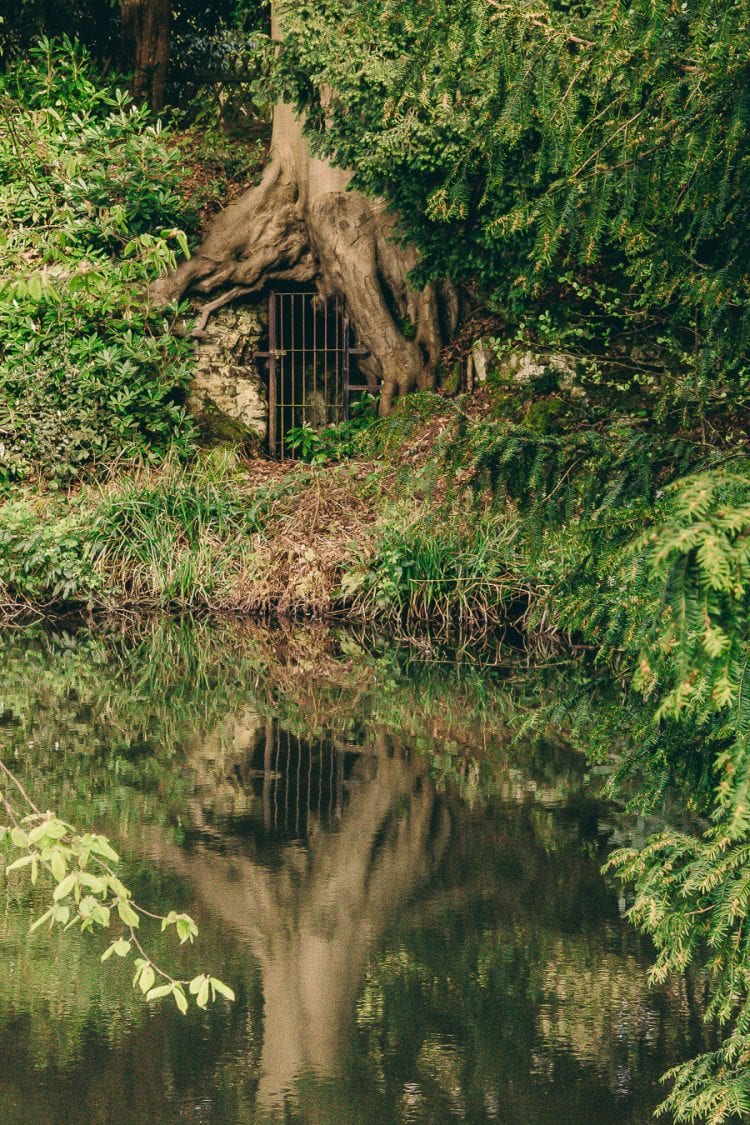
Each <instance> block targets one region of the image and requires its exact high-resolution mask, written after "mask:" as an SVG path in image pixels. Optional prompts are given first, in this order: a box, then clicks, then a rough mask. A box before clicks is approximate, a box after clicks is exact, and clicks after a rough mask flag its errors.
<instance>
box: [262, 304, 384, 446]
mask: <svg viewBox="0 0 750 1125" xmlns="http://www.w3.org/2000/svg"><path fill="white" fill-rule="evenodd" d="M256 354H257V355H258V356H259V357H262V358H266V359H267V360H268V449H269V452H270V454H271V456H272V457H281V458H283V457H291V456H294V454H293V452H292V451H291V450H290V449H289V447H288V444H287V434H288V433H289V431H290V430H291V429H293V428H295V427H297V426H303V425H305V424H307V425H309V426H313V427H314V428H315V429H319V428H320V427H322V426H330V425H333V424H335V423H336V422H342V421H344V420H345V419H347V418H348V417H349V398H350V395H351V394H352V392H356V391H366V390H368V387H367V386H366V385H362V383H361V380H360V381H359V382H356V383H352V382H351V378H352V370H351V368H352V357H356V356H357V355H363V354H364V352H363V351H362V349H360V348H356V347H354V343H353V338H352V331H351V327H350V325H349V318H348V317H347V315H346V312H345V309H344V302H343V301H342V299H341V298H340V297H331V298H330V299H326V298H324V297H321V296H319V295H318V294H317V293H314V292H312V293H299V292H297V293H272V294H271V295H270V298H269V306H268V351H267V352H257V353H256ZM354 364H355V368H356V359H355V361H354Z"/></svg>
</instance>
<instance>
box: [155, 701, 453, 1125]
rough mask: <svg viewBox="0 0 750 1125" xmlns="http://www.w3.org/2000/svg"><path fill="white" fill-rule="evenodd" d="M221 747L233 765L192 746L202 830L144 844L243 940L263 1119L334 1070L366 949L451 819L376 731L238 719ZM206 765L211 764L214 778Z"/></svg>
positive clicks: (423, 869)
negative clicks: (299, 730)
mask: <svg viewBox="0 0 750 1125" xmlns="http://www.w3.org/2000/svg"><path fill="white" fill-rule="evenodd" d="M232 744H233V747H234V748H238V747H239V748H240V749H242V748H244V747H247V750H246V751H245V752H244V755H243V754H242V753H240V755H238V756H237V760H235V761H234V762H232V763H231V765H230V763H229V762H227V760H226V757H225V756H224V755H221V754H219V753H215V756H214V754H212V752H211V750H212V749H213V747H212V748H211V749H208V748H207V747H206V746H205V745H204V746H203V747H199V748H196V755H195V758H196V759H197V761H196V773H197V775H198V776H199V778H200V785H199V788H198V791H197V792H198V793H199V794H200V795H201V796H200V798H199V799H197V801H196V804H197V806H198V807H197V808H195V813H194V823H195V824H196V825H197V826H199V831H198V832H196V833H195V834H194V835H193V837H192V839H191V842H190V846H189V847H188V848H186V849H175V848H172V849H170V850H169V852H168V854H165V852H164V851H163V849H162V848H160V847H157V848H156V850H155V852H154V853H153V854H155V855H156V856H158V858H159V859H160V860H164V859H167V860H168V862H169V863H170V864H171V865H172V867H173V868H175V869H177V870H178V871H179V872H180V874H182V875H186V876H188V877H189V879H190V881H191V883H192V885H193V886H194V887H195V889H196V891H197V893H198V894H199V895H200V897H201V899H202V900H203V902H204V903H205V904H207V905H208V906H209V908H210V910H211V911H212V913H213V914H214V915H215V916H216V917H218V918H221V919H222V920H224V921H225V922H226V923H227V925H228V926H230V927H231V928H232V929H233V930H234V931H235V932H236V933H238V934H240V935H242V936H243V937H245V938H246V939H247V940H248V941H249V943H250V947H251V949H252V952H253V955H254V956H255V958H256V960H257V962H258V964H259V966H260V970H261V981H262V990H263V1001H264V1007H263V1032H262V1044H263V1045H262V1050H261V1057H260V1081H259V1085H258V1090H257V1111H258V1113H259V1114H261V1115H262V1116H268V1115H273V1114H274V1113H276V1112H280V1111H281V1109H282V1107H283V1106H284V1105H285V1103H286V1102H287V1101H288V1099H289V1096H290V1093H291V1092H293V1091H294V1090H295V1087H296V1084H297V1083H298V1081H299V1080H300V1078H302V1077H306V1078H308V1079H309V1078H311V1077H315V1078H316V1079H318V1080H320V1079H330V1078H334V1077H340V1076H341V1075H342V1072H343V1069H344V1068H345V1062H346V1060H347V1055H348V1052H349V1049H350V1045H351V1043H352V1041H353V1039H354V1038H355V1016H356V1002H357V998H358V995H359V993H360V990H361V987H362V983H363V980H364V976H365V970H366V966H367V963H368V960H369V958H370V957H371V955H372V953H373V952H374V951H375V950H376V949H377V946H378V944H379V942H380V940H381V938H382V935H383V933H384V932H385V931H386V929H387V928H388V926H389V925H390V924H391V923H392V921H393V918H394V917H395V916H396V915H397V914H398V912H399V911H400V910H402V909H403V907H404V905H405V904H406V903H407V902H409V901H410V900H411V899H412V897H413V896H414V894H415V892H416V891H417V889H418V888H420V887H422V886H424V884H425V883H426V882H427V881H428V880H429V878H430V876H431V875H432V873H433V872H434V870H435V868H436V866H437V864H438V863H439V861H440V858H441V856H442V854H443V852H444V850H445V847H446V844H447V842H448V837H449V825H450V818H449V816H448V812H447V809H446V808H444V807H442V806H441V803H440V801H439V799H438V798H437V796H436V794H435V791H434V787H433V785H432V784H431V783H430V781H429V778H428V773H427V763H426V761H425V759H424V758H423V757H421V756H415V755H409V754H406V753H403V752H401V751H400V750H397V749H396V748H395V747H394V746H393V745H392V744H390V742H389V740H388V739H386V738H382V739H381V740H380V741H379V744H378V745H377V746H375V747H372V748H370V749H368V750H367V751H362V750H358V749H357V748H354V747H352V746H351V745H346V744H343V745H342V744H339V745H336V744H333V743H328V744H326V743H323V742H318V743H313V742H310V741H307V740H304V739H300V738H297V737H295V736H294V735H292V734H290V733H289V732H288V731H284V730H282V729H280V728H279V727H278V725H277V724H275V723H273V722H270V721H267V722H263V720H262V719H261V718H260V717H259V716H256V717H255V722H253V721H252V720H250V719H249V718H248V717H247V716H245V717H244V721H243V723H242V725H240V724H239V723H238V720H237V719H236V718H235V720H234V722H233V733H232ZM214 745H215V744H214ZM243 758H244V760H243ZM192 760H195V759H192ZM209 762H210V763H211V764H212V765H213V766H214V767H216V765H220V767H221V768H220V769H219V770H218V774H217V773H214V775H213V778H212V777H211V775H210V773H209V775H208V776H207V772H208V768H207V767H208V763H209ZM228 765H230V769H229V771H228V772H227V766H228ZM240 795H242V796H240ZM238 805H239V808H238ZM242 806H244V807H242ZM229 807H231V808H232V809H233V813H232V815H228V813H227V809H228V808H229ZM219 849H220V850H219Z"/></svg>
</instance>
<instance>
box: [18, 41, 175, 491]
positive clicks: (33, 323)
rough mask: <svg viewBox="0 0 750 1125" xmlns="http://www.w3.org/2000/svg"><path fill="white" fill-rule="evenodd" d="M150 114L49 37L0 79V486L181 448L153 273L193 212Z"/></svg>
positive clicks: (171, 252) (75, 50)
mask: <svg viewBox="0 0 750 1125" xmlns="http://www.w3.org/2000/svg"><path fill="white" fill-rule="evenodd" d="M180 180H181V172H180V159H179V154H178V152H177V150H176V149H175V148H174V147H173V146H171V145H170V144H168V143H167V141H166V139H165V135H164V133H163V131H162V129H161V126H160V125H159V123H158V122H157V121H155V120H153V119H152V118H151V117H150V115H149V113H148V111H147V110H145V109H141V108H136V107H135V106H134V105H132V104H131V102H130V101H129V99H128V97H127V95H126V94H124V93H122V92H121V91H117V90H114V91H113V90H111V89H106V88H105V87H104V86H103V85H102V84H101V82H100V81H99V79H98V77H97V75H96V73H95V71H94V68H93V66H92V64H91V63H90V61H89V60H88V58H87V57H86V55H85V53H84V52H83V51H82V49H81V48H80V47H77V46H76V47H74V46H73V45H72V44H71V43H70V42H68V41H67V40H66V41H63V42H62V43H61V44H52V43H50V42H48V41H46V40H43V41H41V42H40V44H39V45H38V46H37V47H35V48H34V49H32V50H31V51H30V52H29V58H28V60H26V61H22V62H18V63H16V64H15V65H14V66H12V67H11V68H10V69H8V70H7V71H6V72H5V73H4V74H2V75H0V230H1V231H2V232H3V234H2V237H0V489H2V488H3V487H5V488H6V489H7V487H8V486H9V485H13V484H14V483H17V482H20V481H24V480H28V479H38V478H41V477H44V478H46V479H47V480H48V481H49V482H50V483H51V484H53V485H57V486H62V485H66V484H68V483H69V482H71V481H73V480H75V479H76V478H77V477H79V476H81V474H83V473H85V472H86V471H87V470H88V469H89V468H90V467H91V466H96V465H102V464H103V463H106V462H108V461H111V460H113V459H114V458H116V457H119V456H126V457H132V456H134V455H135V454H140V455H141V456H148V457H149V458H151V459H154V460H155V459H158V458H159V457H160V456H163V454H164V452H165V451H166V450H167V449H172V450H173V451H174V452H179V453H180V454H181V455H185V454H187V453H189V452H191V451H192V449H193V446H194V426H193V423H192V421H191V420H190V418H189V416H188V414H187V412H186V411H185V408H184V400H185V395H186V391H187V385H188V381H189V377H190V370H191V363H190V357H189V350H190V345H189V343H188V342H187V341H186V340H184V339H181V338H179V337H178V336H177V335H175V334H173V333H171V332H170V331H169V327H170V318H169V316H167V317H166V318H165V314H164V312H160V311H157V310H155V309H153V308H152V307H150V305H149V303H148V300H147V299H146V298H147V288H148V285H149V283H150V282H151V281H152V280H153V279H154V278H155V277H156V276H158V274H159V272H160V271H161V270H162V269H164V268H167V267H170V266H172V265H174V263H175V257H176V254H178V253H180V252H185V251H186V250H187V236H186V234H185V233H184V228H185V227H189V226H190V225H191V224H193V223H194V221H195V212H194V209H193V208H192V206H191V205H190V203H189V201H186V200H185V198H183V195H182V193H181V190H180V188H181V183H180Z"/></svg>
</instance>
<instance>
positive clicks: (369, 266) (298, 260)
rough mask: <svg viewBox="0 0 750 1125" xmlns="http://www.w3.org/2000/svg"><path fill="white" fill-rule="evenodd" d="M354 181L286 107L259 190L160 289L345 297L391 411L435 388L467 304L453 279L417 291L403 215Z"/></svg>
mask: <svg viewBox="0 0 750 1125" xmlns="http://www.w3.org/2000/svg"><path fill="white" fill-rule="evenodd" d="M351 178H352V176H351V173H350V172H347V171H345V170H342V169H339V168H334V167H333V166H332V165H330V164H328V163H327V162H325V161H322V160H318V159H316V158H315V157H314V156H312V155H311V153H310V150H309V148H308V146H307V142H306V141H305V138H304V136H303V134H302V123H301V121H300V120H299V118H298V117H297V116H296V115H295V114H294V112H293V111H292V109H291V108H290V107H289V106H287V105H283V104H279V105H277V106H276V109H275V111H274V117H273V133H272V139H271V152H270V162H269V164H268V166H267V167H266V170H265V173H264V175H263V178H262V180H261V182H260V184H259V185H258V186H257V187H254V188H252V189H250V190H249V191H248V192H246V193H245V195H243V196H242V197H241V198H240V199H239V200H237V201H236V202H235V203H233V204H231V205H230V206H229V207H227V208H226V210H225V211H223V212H221V213H220V214H219V215H218V216H217V217H216V218H215V219H214V221H213V223H212V225H211V226H210V228H209V230H208V232H207V235H206V238H205V240H204V242H203V244H202V245H201V246H200V247H199V248H198V250H197V252H196V254H195V255H194V257H193V258H191V259H190V260H189V261H186V262H183V263H182V264H181V265H180V266H179V268H178V269H177V270H176V271H175V273H174V274H172V275H171V276H170V277H167V278H164V279H162V280H161V281H160V282H159V283H157V286H156V287H155V297H156V299H157V300H158V301H162V302H165V303H166V302H169V301H172V300H178V299H180V298H181V297H182V296H183V295H184V294H186V293H188V292H190V291H193V292H197V293H205V294H209V293H219V294H224V295H225V296H226V298H227V299H233V298H234V297H235V296H238V295H240V294H247V293H253V292H258V291H260V290H261V289H263V288H265V287H267V286H269V285H271V284H273V283H276V284H278V283H289V282H295V283H300V282H303V283H314V284H315V285H316V286H317V287H318V289H319V291H320V292H321V293H323V294H325V295H328V296H331V295H333V294H339V295H340V296H342V297H343V298H344V301H345V304H346V308H347V312H348V315H349V319H350V321H351V324H352V326H353V329H354V332H355V334H356V337H357V343H358V345H359V346H360V347H363V348H366V349H367V351H368V355H367V356H366V357H365V358H364V359H363V360H360V369H361V370H362V371H363V373H364V374H365V377H366V378H367V380H368V382H369V383H370V385H371V386H373V387H375V386H378V385H379V386H380V387H381V396H380V403H381V413H384V414H385V413H388V411H389V410H390V407H391V404H392V402H393V399H394V397H395V396H396V395H403V394H406V393H407V392H409V391H411V390H413V389H415V388H420V389H423V388H430V387H434V385H435V379H436V373H437V364H438V358H439V354H440V349H441V346H442V342H443V333H444V332H446V333H450V332H452V331H453V330H454V329H455V325H456V320H457V313H458V302H457V299H456V295H455V291H454V290H453V287H452V286H451V285H450V284H448V283H445V284H440V285H436V284H430V285H428V286H426V287H425V288H424V289H422V290H415V289H414V288H412V287H411V286H410V285H409V283H408V280H407V276H408V274H409V271H410V270H412V269H413V268H414V266H415V265H416V264H417V261H418V258H417V254H416V252H415V251H414V250H413V249H410V248H407V247H404V246H402V245H400V244H398V243H396V242H395V241H394V240H393V236H394V233H395V231H394V228H395V217H394V216H393V215H392V214H390V213H389V212H388V210H387V209H386V206H385V203H384V202H383V201H382V200H378V199H368V198H366V197H365V196H363V195H361V194H360V193H359V192H356V191H347V187H348V185H349V182H350V181H351ZM223 299H224V298H223V297H222V296H221V295H220V296H219V297H217V298H216V300H215V301H214V302H212V303H211V304H212V307H217V306H218V305H219V304H220V303H223Z"/></svg>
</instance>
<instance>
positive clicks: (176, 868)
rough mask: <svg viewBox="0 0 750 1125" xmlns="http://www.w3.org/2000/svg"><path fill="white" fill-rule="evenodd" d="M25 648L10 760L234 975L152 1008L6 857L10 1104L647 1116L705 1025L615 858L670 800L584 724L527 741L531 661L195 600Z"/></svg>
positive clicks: (4, 1017) (6, 712) (175, 1112)
mask: <svg viewBox="0 0 750 1125" xmlns="http://www.w3.org/2000/svg"><path fill="white" fill-rule="evenodd" d="M0 662H1V667H2V683H1V684H0V748H1V749H0V752H1V753H2V755H3V757H4V759H5V760H6V761H8V762H9V764H10V765H12V767H13V768H14V769H15V770H16V771H17V772H19V773H20V774H22V775H23V777H24V779H25V781H26V783H27V784H28V785H29V786H30V787H31V788H32V790H33V792H34V795H35V796H36V797H37V799H38V801H39V803H40V804H42V806H43V807H47V806H50V807H53V808H55V809H56V810H57V811H59V812H60V813H61V814H64V815H65V816H67V817H68V818H70V819H74V820H75V823H76V824H77V825H81V826H95V827H96V828H97V829H98V830H100V831H104V832H107V833H109V834H110V835H111V837H112V839H113V841H114V842H115V844H116V846H117V847H118V848H119V850H120V851H121V853H122V855H123V857H124V861H125V862H124V867H125V873H126V879H127V881H128V884H129V885H130V886H131V887H132V888H133V890H134V891H135V892H136V894H137V897H138V899H139V901H140V902H141V903H142V904H143V905H145V906H148V907H149V908H151V909H153V910H157V911H160V910H168V909H170V908H172V907H176V908H177V909H185V910H188V911H190V912H191V913H192V914H193V915H194V916H195V918H196V920H197V921H198V923H199V925H200V929H201V934H200V938H199V940H198V942H197V943H196V945H195V947H193V948H192V949H187V950H182V951H181V950H178V949H176V948H175V946H174V943H173V942H168V941H167V940H166V939H165V938H162V937H161V936H160V935H159V934H158V932H157V933H153V934H149V933H148V931H146V934H145V935H144V936H145V939H146V942H147V944H148V945H149V950H150V951H153V954H154V958H155V960H158V961H160V962H163V963H165V964H169V965H170V966H174V967H175V969H176V971H177V972H178V974H179V975H188V976H192V975H193V973H194V972H196V971H198V970H199V969H204V968H207V969H209V970H210V971H212V972H213V973H215V975H217V976H220V977H221V978H222V979H224V980H225V981H227V982H228V983H230V984H231V985H232V986H233V987H234V989H235V990H236V993H237V1002H236V1003H235V1004H231V1005H230V1004H228V1003H225V1002H222V1003H221V1005H220V1006H217V1007H216V1008H212V1009H210V1010H209V1011H207V1012H200V1011H197V1010H191V1011H190V1014H189V1015H188V1016H187V1017H182V1016H180V1015H179V1013H178V1012H177V1011H176V1009H175V1008H174V1007H173V1006H172V1005H171V1001H170V1002H168V1003H166V1004H165V1003H164V1002H162V1004H161V1005H160V1004H158V1003H153V1004H150V1005H149V1004H146V1003H145V1002H144V1001H143V1000H142V999H140V998H139V997H138V996H136V995H135V994H134V993H133V991H132V989H131V988H130V979H129V973H128V970H127V966H126V965H124V964H123V963H121V962H117V959H113V961H110V962H108V963H107V965H105V966H101V965H100V964H99V956H100V954H101V952H102V949H103V948H104V944H105V943H103V942H102V939H100V938H95V937H81V936H79V935H75V934H73V933H70V934H66V935H63V934H54V935H52V936H50V935H48V934H46V931H44V930H42V931H38V932H37V933H36V934H34V935H33V937H32V938H28V936H27V930H28V924H29V919H30V918H31V917H33V916H34V911H35V910H38V907H39V902H41V900H39V901H35V899H30V898H29V895H28V893H27V892H26V891H25V890H24V889H23V884H22V883H20V882H14V878H13V877H12V876H10V875H9V876H7V877H6V878H3V876H2V875H0V1121H2V1122H3V1123H4V1125H12V1123H16V1122H18V1123H21V1122H23V1123H26V1122H35V1123H40V1125H42V1123H46V1122H50V1123H52V1122H55V1123H57V1122H60V1123H62V1122H86V1123H88V1122H91V1123H99V1122H101V1123H105V1122H107V1123H112V1122H122V1123H126V1122H133V1123H136V1122H137V1123H140V1122H144V1123H145V1122H178V1121H185V1122H227V1123H234V1122H253V1121H258V1122H263V1121H291V1122H310V1123H320V1125H326V1123H336V1125H338V1123H342V1125H348V1123H352V1125H353V1123H359V1122H362V1123H365V1122H373V1123H388V1122H451V1121H470V1122H480V1121H497V1122H507V1123H513V1125H516V1123H517V1125H522V1123H523V1125H526V1123H539V1125H541V1123H544V1122H554V1123H556V1125H561V1123H567V1122H570V1123H577V1125H588V1123H591V1125H605V1123H610V1122H612V1123H622V1125H626V1123H627V1125H630V1123H633V1125H635V1123H639V1125H640V1123H643V1122H646V1121H648V1120H649V1118H650V1117H651V1114H652V1112H653V1109H654V1107H655V1106H656V1105H657V1104H658V1102H659V1101H660V1100H661V1098H662V1097H663V1088H662V1087H660V1085H659V1082H658V1079H659V1076H660V1075H661V1074H662V1073H663V1071H664V1070H665V1069H667V1067H668V1066H670V1065H673V1064H674V1063H677V1062H679V1061H681V1060H683V1059H685V1058H687V1057H689V1056H690V1054H692V1053H695V1052H696V1051H697V1050H699V1049H700V1048H701V1041H700V1035H701V1031H700V1018H699V1014H698V1012H697V1011H696V1005H695V1003H694V1000H693V997H692V995H691V990H690V986H689V984H686V983H685V982H676V983H674V984H672V985H671V986H669V988H666V989H649V987H648V986H647V983H646V970H647V966H648V963H649V957H650V950H649V948H648V946H647V944H646V943H645V942H644V941H643V940H642V939H639V938H638V936H637V935H636V934H635V933H634V932H633V930H632V929H631V928H630V927H629V925H628V923H627V922H626V921H625V920H624V919H623V917H622V912H623V909H624V906H625V903H624V902H623V900H622V898H621V894H620V892H619V891H618V888H617V887H616V886H615V885H614V884H613V883H611V882H609V881H606V880H605V879H604V878H603V877H602V875H601V874H600V867H601V864H602V862H603V861H604V859H605V858H606V855H607V852H608V850H609V849H610V848H611V847H612V846H613V845H614V844H617V843H622V842H627V841H628V840H630V839H632V838H633V837H634V835H635V836H637V835H638V833H639V832H642V831H643V829H644V826H643V825H639V824H638V822H637V821H636V820H635V818H634V817H633V816H631V815H626V814H625V813H623V812H622V811H621V810H620V809H618V808H617V807H614V806H612V805H610V804H607V803H605V802H604V801H603V800H602V799H601V798H600V797H599V796H598V792H599V790H600V788H601V782H602V778H601V776H599V775H598V774H597V775H596V776H594V775H590V774H589V772H588V770H587V765H586V762H585V760H584V759H583V757H582V756H580V755H578V754H576V753H574V752H573V751H572V750H571V749H569V748H567V747H566V745H565V740H564V738H562V737H560V738H555V737H554V736H550V734H549V732H547V733H546V734H545V736H544V738H540V737H535V738H533V739H532V738H531V737H529V738H528V739H527V740H524V739H523V738H522V739H518V738H514V737H513V735H514V730H513V727H514V724H516V725H517V724H518V722H519V721H520V719H519V716H518V714H515V713H514V699H515V698H516V697H517V695H518V692H519V690H520V689H519V686H518V685H519V683H523V681H524V677H527V676H528V675H530V673H528V674H527V673H526V672H525V671H523V670H521V671H520V672H516V673H514V674H513V675H508V674H507V673H504V674H498V673H494V672H477V671H470V672H468V673H465V672H462V671H461V670H460V669H459V670H457V669H452V670H451V669H449V670H447V671H446V670H443V669H441V668H439V667H438V668H436V667H430V666H424V665H420V664H419V663H415V662H413V661H412V662H404V661H403V660H402V659H401V657H399V656H398V654H395V653H393V652H391V651H389V649H388V647H387V646H384V645H382V644H381V645H375V646H373V645H372V644H371V643H369V644H367V645H365V644H362V643H361V642H359V641H357V640H355V639H354V638H352V637H349V636H346V635H343V634H338V635H334V634H331V633H328V632H326V631H323V630H297V631H296V632H293V633H290V634H287V635H284V634H279V633H273V632H268V631H266V632H264V631H260V630H258V631H250V632H248V631H245V632H242V633H238V632H237V631H236V630H230V629H224V630H210V629H208V628H207V627H205V626H197V625H196V626H188V625H183V626H165V625H156V626H149V627H141V628H140V630H138V631H135V632H134V633H133V632H122V633H117V632H112V631H109V632H106V631H101V630H100V631H98V632H86V631H82V630H80V631H74V630H69V631H68V632H58V633H50V632H48V631H43V630H40V629H29V630H16V631H14V632H13V633H12V634H6V635H4V636H2V638H0ZM540 690H541V689H540ZM36 898H38V895H37V896H36ZM131 972H132V970H131Z"/></svg>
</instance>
